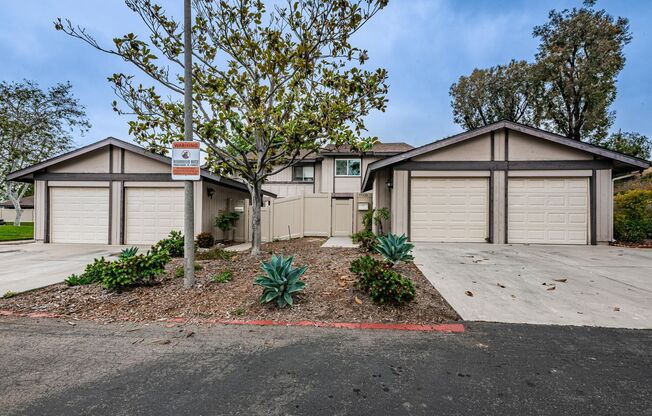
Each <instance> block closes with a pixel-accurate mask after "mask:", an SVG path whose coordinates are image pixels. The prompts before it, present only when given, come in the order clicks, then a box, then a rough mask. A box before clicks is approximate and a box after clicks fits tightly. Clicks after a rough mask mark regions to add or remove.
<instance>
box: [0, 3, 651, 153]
mask: <svg viewBox="0 0 652 416" xmlns="http://www.w3.org/2000/svg"><path fill="white" fill-rule="evenodd" d="M1 3H2V6H1V8H0V56H1V57H2V60H1V62H2V64H1V65H0V80H6V81H10V80H20V79H23V78H26V79H32V80H36V81H37V82H39V83H40V85H41V86H42V87H47V86H50V85H53V84H55V83H57V82H61V81H70V82H72V84H73V86H74V92H75V95H76V96H77V97H78V98H79V99H80V101H81V102H82V103H83V104H84V105H85V106H86V108H87V113H88V115H89V118H90V121H91V123H92V124H93V128H92V129H91V131H90V132H89V133H88V134H87V135H86V136H84V137H79V138H78V139H77V140H76V141H77V143H78V144H79V145H81V144H85V143H89V142H92V141H96V140H99V139H102V138H104V137H106V136H115V137H119V138H124V139H128V138H129V137H128V132H127V125H126V121H127V119H126V118H125V117H124V116H119V115H117V114H115V113H113V112H112V111H111V107H110V103H111V101H112V100H113V99H115V96H114V95H113V92H112V90H111V88H110V85H109V83H108V82H107V81H106V78H107V77H108V76H109V75H111V74H112V73H114V72H127V73H132V72H134V70H132V68H131V67H130V66H128V65H127V64H125V63H124V62H121V61H120V60H119V59H118V58H116V57H113V56H107V55H104V54H101V53H100V52H97V51H95V50H94V49H92V48H90V47H88V46H87V45H85V44H83V43H82V42H80V41H78V40H76V39H72V38H70V37H68V36H66V35H64V34H63V33H61V32H56V31H55V30H54V29H53V24H52V21H53V20H54V19H55V18H57V17H64V18H70V19H71V20H72V21H73V22H74V23H77V24H80V25H83V26H86V27H87V28H88V29H89V31H90V32H91V33H93V34H94V35H95V37H96V38H97V39H98V40H99V41H100V42H105V43H106V42H110V40H111V38H112V37H114V36H116V35H121V34H124V33H128V32H134V33H141V34H145V32H144V31H143V30H142V25H141V23H140V21H139V20H138V17H137V16H136V15H134V14H133V13H131V12H130V11H129V10H128V9H127V7H126V6H125V5H124V3H123V2H122V1H121V0H102V1H95V0H93V1H82V0H21V1H10V0H2V1H1ZM181 3H182V2H181V0H175V1H172V0H160V1H159V4H162V5H163V6H165V7H166V8H167V9H168V10H170V11H173V12H178V11H179V10H180V5H181ZM579 4H580V0H575V1H569V0H547V1H535V0H473V1H471V0H464V1H461V0H449V1H446V0H390V5H389V6H388V7H387V8H386V9H385V10H383V11H382V12H381V13H380V14H379V15H377V17H376V18H375V19H374V20H373V21H372V22H370V23H369V24H368V26H367V27H366V28H365V30H364V31H363V32H361V33H360V35H359V36H357V39H356V45H358V46H360V47H363V48H366V49H368V50H369V55H370V58H371V59H370V61H369V63H368V65H370V66H382V67H385V68H387V69H388V70H389V77H390V80H389V81H390V92H389V96H388V99H389V104H388V109H387V112H385V113H379V114H374V115H372V116H370V117H369V118H368V120H367V125H368V129H369V133H370V134H372V135H376V136H378V137H379V138H380V139H381V140H382V141H406V142H409V143H412V144H414V145H420V144H424V143H427V142H430V141H433V140H436V139H439V138H442V137H444V136H448V135H450V134H454V133H456V132H459V131H460V130H461V129H460V127H459V126H456V125H455V124H454V123H453V122H452V115H451V108H450V98H449V96H448V89H449V87H450V85H451V84H452V83H453V82H455V81H456V80H457V78H458V77H459V76H460V75H464V74H468V73H469V72H470V71H471V70H473V68H474V67H488V66H492V65H497V64H501V63H505V62H508V61H509V60H510V59H512V58H515V59H526V60H530V61H531V60H533V57H534V54H535V53H536V47H537V41H536V39H533V38H532V35H531V33H532V28H533V26H535V25H537V24H541V23H543V22H545V21H546V18H547V14H548V11H549V10H550V9H551V8H557V9H563V8H568V7H573V6H578V5H579ZM598 6H599V7H603V8H605V9H607V10H608V11H609V12H610V13H611V14H614V15H618V16H624V17H627V18H629V19H630V25H631V30H632V32H633V35H634V40H633V41H632V43H631V44H630V45H628V46H627V47H626V49H625V55H626V57H627V64H626V67H625V69H624V70H623V72H622V73H621V75H620V76H619V78H618V98H617V100H616V102H615V104H614V106H613V109H614V110H616V122H615V124H614V129H619V128H621V129H623V130H627V131H638V132H640V133H643V134H646V135H648V136H652V116H651V114H650V110H651V107H650V104H651V102H650V100H651V99H652V81H650V73H651V69H650V68H651V67H652V1H648V0H638V1H636V0H628V1H618V0H600V1H599V2H598Z"/></svg>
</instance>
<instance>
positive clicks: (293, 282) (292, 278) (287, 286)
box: [254, 254, 308, 308]
mask: <svg viewBox="0 0 652 416" xmlns="http://www.w3.org/2000/svg"><path fill="white" fill-rule="evenodd" d="M293 261H294V256H292V257H286V258H283V256H277V255H275V254H272V260H271V261H270V262H263V264H262V266H261V268H262V269H263V271H264V272H265V273H266V275H265V276H258V277H257V278H256V280H255V281H254V284H255V285H258V286H262V287H263V294H262V295H261V297H260V303H268V302H271V301H273V300H275V301H276V304H277V305H278V307H279V308H283V307H285V306H286V305H290V306H292V303H293V300H292V294H294V293H298V292H301V291H302V290H303V289H304V287H305V286H306V283H305V282H303V281H301V280H299V279H300V278H301V276H302V275H303V274H304V273H305V272H306V269H308V266H303V267H296V268H293V267H292V262H293Z"/></svg>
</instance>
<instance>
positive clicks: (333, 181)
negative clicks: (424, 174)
mask: <svg viewBox="0 0 652 416" xmlns="http://www.w3.org/2000/svg"><path fill="white" fill-rule="evenodd" d="M410 149H412V146H410V145H409V144H407V143H376V144H375V145H374V146H373V147H372V148H371V149H370V150H369V151H366V152H354V151H351V149H350V147H348V146H340V147H337V148H335V147H333V146H329V147H327V148H326V149H324V150H322V151H321V152H320V153H319V154H314V155H308V156H306V157H302V160H301V162H300V163H298V164H297V165H295V166H292V167H289V168H287V169H283V170H282V171H281V172H279V173H277V174H275V175H273V176H271V177H270V178H269V179H268V181H267V183H266V184H265V185H264V187H263V189H265V190H267V191H269V192H272V193H274V194H276V195H277V196H278V197H279V198H283V197H290V196H297V195H304V194H319V193H328V194H332V195H333V197H335V198H352V196H353V194H355V193H359V192H360V187H361V185H362V175H363V173H364V172H365V170H366V169H367V166H368V165H369V164H370V163H373V162H375V161H378V160H380V159H383V158H386V157H390V156H394V155H396V154H399V153H401V152H404V151H406V150H410Z"/></svg>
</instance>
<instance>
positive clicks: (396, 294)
mask: <svg viewBox="0 0 652 416" xmlns="http://www.w3.org/2000/svg"><path fill="white" fill-rule="evenodd" d="M369 296H370V297H371V299H372V300H373V301H374V302H376V303H396V304H402V303H408V302H411V301H412V300H413V299H414V296H415V291H414V285H413V284H412V281H411V280H410V279H408V278H407V277H403V276H401V275H400V274H398V273H397V272H396V271H394V270H392V269H382V270H381V271H380V273H379V274H378V275H376V276H375V278H374V279H372V280H371V281H370V282H369Z"/></svg>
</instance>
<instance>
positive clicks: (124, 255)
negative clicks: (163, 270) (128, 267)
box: [118, 247, 138, 259]
mask: <svg viewBox="0 0 652 416" xmlns="http://www.w3.org/2000/svg"><path fill="white" fill-rule="evenodd" d="M137 253H138V247H128V248H125V249H124V250H122V251H121V252H120V255H119V256H118V257H119V258H120V259H128V258H129V257H133V256H135V255H136V254H137Z"/></svg>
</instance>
